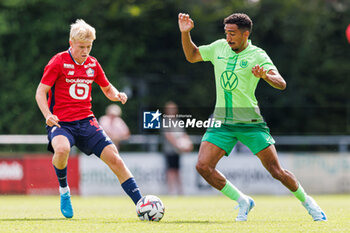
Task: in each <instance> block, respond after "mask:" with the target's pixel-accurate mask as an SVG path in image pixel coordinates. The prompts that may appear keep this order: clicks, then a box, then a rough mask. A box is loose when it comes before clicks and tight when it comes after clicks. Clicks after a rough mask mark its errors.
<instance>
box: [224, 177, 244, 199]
mask: <svg viewBox="0 0 350 233" xmlns="http://www.w3.org/2000/svg"><path fill="white" fill-rule="evenodd" d="M220 192H222V193H223V194H224V195H225V196H226V197H228V198H230V199H231V200H235V201H239V199H240V197H241V196H242V197H244V195H243V193H241V191H239V190H238V189H237V188H236V187H235V186H234V185H233V184H231V182H230V181H228V180H226V184H225V186H224V187H223V188H222V189H221V190H220Z"/></svg>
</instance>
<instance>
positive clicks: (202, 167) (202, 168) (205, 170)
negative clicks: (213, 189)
mask: <svg viewBox="0 0 350 233" xmlns="http://www.w3.org/2000/svg"><path fill="white" fill-rule="evenodd" d="M196 170H197V171H198V173H199V174H201V175H202V176H205V175H207V174H209V173H210V168H209V166H208V165H207V164H204V163H201V162H199V161H198V162H197V164H196Z"/></svg>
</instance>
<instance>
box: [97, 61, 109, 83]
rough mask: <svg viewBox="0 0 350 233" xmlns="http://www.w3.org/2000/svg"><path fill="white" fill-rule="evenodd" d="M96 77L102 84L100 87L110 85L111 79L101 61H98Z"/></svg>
mask: <svg viewBox="0 0 350 233" xmlns="http://www.w3.org/2000/svg"><path fill="white" fill-rule="evenodd" d="M96 72H97V75H96V78H95V80H94V81H95V82H96V83H97V84H98V85H99V86H100V87H106V86H108V85H109V81H108V79H107V77H106V74H105V72H104V71H103V69H102V67H101V65H100V63H99V62H97V61H96Z"/></svg>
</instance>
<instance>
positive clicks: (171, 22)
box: [0, 0, 350, 134]
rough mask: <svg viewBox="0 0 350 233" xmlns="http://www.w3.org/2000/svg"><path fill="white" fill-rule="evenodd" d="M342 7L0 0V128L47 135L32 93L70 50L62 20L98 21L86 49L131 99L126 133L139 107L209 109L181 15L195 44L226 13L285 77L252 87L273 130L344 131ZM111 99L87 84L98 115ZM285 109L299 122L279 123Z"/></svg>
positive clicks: (203, 71)
mask: <svg viewBox="0 0 350 233" xmlns="http://www.w3.org/2000/svg"><path fill="white" fill-rule="evenodd" d="M349 9H350V8H349V3H348V1H345V0H343V1H342V0H338V1H330V0H310V1H302V0H292V1H274V0H260V1H258V0H228V1H227V0H217V1H210V0H149V1H142V0H127V1H124V0H117V1H116V0H101V1H95V0H86V1H76V0H73V1H68V0H62V1H59V2H57V1H54V0H2V1H0V22H1V23H0V45H1V46H0V62H1V64H2V70H3V72H2V75H1V78H0V83H1V85H0V101H1V105H0V113H1V120H0V133H1V134H18V133H20V134H28V133H45V129H44V127H43V126H44V119H43V117H42V116H41V113H40V111H39V110H38V108H37V106H36V103H35V100H34V95H35V90H36V87H37V85H38V83H39V82H40V78H41V76H42V72H43V69H44V67H45V65H46V64H47V62H48V61H49V60H50V58H51V57H52V56H53V55H55V54H56V53H57V52H60V51H63V50H66V49H67V48H68V46H69V44H68V36H69V25H70V24H71V23H73V22H74V21H75V20H76V19H77V18H82V19H84V20H86V21H87V22H88V23H89V24H91V25H92V26H94V27H95V28H96V30H97V40H96V41H95V42H94V47H93V50H92V52H91V55H92V56H95V57H96V58H97V59H98V60H99V61H100V63H101V65H102V67H103V68H104V70H105V72H106V74H107V76H108V77H109V79H110V81H111V82H112V83H113V84H114V85H116V86H117V87H118V88H119V89H121V90H125V91H127V92H128V93H129V95H130V96H131V98H130V99H129V102H128V103H127V104H126V105H125V106H123V114H124V118H125V119H126V122H127V124H128V125H129V126H130V129H131V131H132V133H138V132H139V129H140V127H139V126H140V123H141V122H140V119H139V118H140V117H141V113H140V111H142V109H143V108H160V107H161V106H163V104H164V103H165V102H166V101H167V100H169V99H172V100H174V101H175V102H177V103H178V104H179V106H180V110H181V106H183V107H194V106H195V107H198V109H199V108H203V109H204V108H205V107H208V109H209V112H210V108H212V107H213V106H214V104H215V89H214V88H213V86H214V78H213V70H212V66H211V65H210V64H208V63H203V64H189V63H187V62H186V61H185V58H184V55H183V53H182V48H181V42H180V33H179V30H178V25H177V15H178V13H179V12H187V13H189V14H190V15H191V17H192V18H193V19H194V21H195V28H194V29H193V31H192V37H193V40H194V41H195V42H196V44H197V45H202V44H208V43H211V42H212V41H214V40H216V39H219V38H223V37H224V34H223V24H222V22H223V19H224V17H226V16H228V15H230V14H231V13H233V12H244V13H247V14H248V15H250V16H251V18H252V19H253V22H254V28H253V33H252V36H251V39H252V41H253V43H254V44H256V45H257V46H260V47H262V48H263V49H265V50H266V51H267V53H268V54H269V55H270V57H271V58H272V60H273V61H274V63H275V64H276V66H277V67H278V69H279V71H280V73H281V74H282V75H283V77H285V79H286V81H287V83H288V87H287V90H286V91H284V92H279V91H277V90H275V89H273V88H271V87H268V85H267V84H264V83H263V82H261V84H260V87H259V88H258V90H257V96H258V99H259V100H260V105H261V106H262V107H263V114H264V116H265V117H266V119H267V120H268V121H272V122H273V124H272V125H271V126H272V127H273V128H274V129H276V130H279V131H280V132H281V133H283V132H284V133H286V132H296V133H297V132H303V131H307V132H311V131H312V130H313V129H314V128H315V127H316V129H317V130H318V131H319V132H324V133H349V128H350V127H348V128H347V131H346V128H345V127H343V125H342V123H343V122H344V118H346V117H349V115H350V113H349V112H350V103H349V101H350V100H349V94H348V91H347V87H349V86H350V85H349V78H348V77H349V73H350V66H349V64H348V63H349V62H348V61H349V54H350V47H349V45H348V43H347V41H346V38H345V33H344V31H345V28H346V26H347V25H348V24H349V22H350V14H349ZM108 104H109V101H108V100H107V99H105V97H104V96H103V94H102V93H101V91H100V90H99V88H98V86H97V85H94V86H93V106H94V109H93V110H94V113H95V114H96V116H100V115H102V114H103V113H104V109H105V107H106V106H107V105H108ZM283 107H288V109H283ZM292 107H296V108H295V109H293V108H292ZM301 107H307V108H315V109H316V110H315V112H316V113H315V112H313V113H312V114H311V113H310V114H302V113H303V112H302V111H303V108H301ZM329 107H338V108H339V109H340V110H339V111H336V112H340V113H339V114H335V115H334V114H333V115H334V116H333V115H332V117H331V118H329V117H325V115H329V112H330V111H333V110H334V109H332V108H329ZM346 107H347V108H348V112H347V113H346V112H345V113H344V111H342V109H346ZM264 108H265V109H264ZM320 109H321V110H324V111H320ZM198 111H199V112H201V110H198ZM286 112H288V113H290V114H295V116H298V117H300V118H301V121H302V122H304V124H300V121H294V120H293V119H292V118H288V120H286V118H285V116H286ZM201 114H208V110H207V109H206V110H203V111H202V112H201ZM344 114H345V115H344ZM289 116H290V115H289ZM287 117H288V116H287ZM298 119H299V118H298ZM330 119H332V122H331V123H330V122H329V121H330ZM336 122H338V123H340V124H335V123H336ZM345 124H346V123H345ZM348 124H349V123H348ZM339 125H340V126H341V128H339ZM344 130H345V131H344Z"/></svg>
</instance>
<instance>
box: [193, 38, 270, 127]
mask: <svg viewBox="0 0 350 233" xmlns="http://www.w3.org/2000/svg"><path fill="white" fill-rule="evenodd" d="M199 52H200V54H201V56H202V58H203V60H204V61H210V62H211V63H212V64H213V65H214V72H215V83H216V105H215V111H214V118H215V120H220V121H221V122H222V123H224V124H237V123H250V124H252V123H261V122H264V120H263V118H262V116H261V114H260V110H259V107H258V101H257V100H256V98H255V89H256V87H257V85H258V82H259V80H260V78H257V77H255V76H254V75H253V73H252V68H253V67H254V66H255V65H259V66H262V67H264V68H265V69H266V70H267V71H269V70H271V69H275V70H277V69H276V67H275V66H274V64H273V63H272V61H271V59H270V58H269V56H268V55H267V54H266V52H265V51H264V50H262V49H260V48H258V47H256V46H254V45H252V43H251V41H250V40H249V45H248V47H247V48H246V49H244V50H243V51H242V52H240V53H238V54H237V53H235V52H234V51H233V50H232V49H231V47H230V46H229V45H228V43H227V41H226V40H225V39H220V40H217V41H215V42H213V43H211V44H209V45H204V46H200V47H199Z"/></svg>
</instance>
